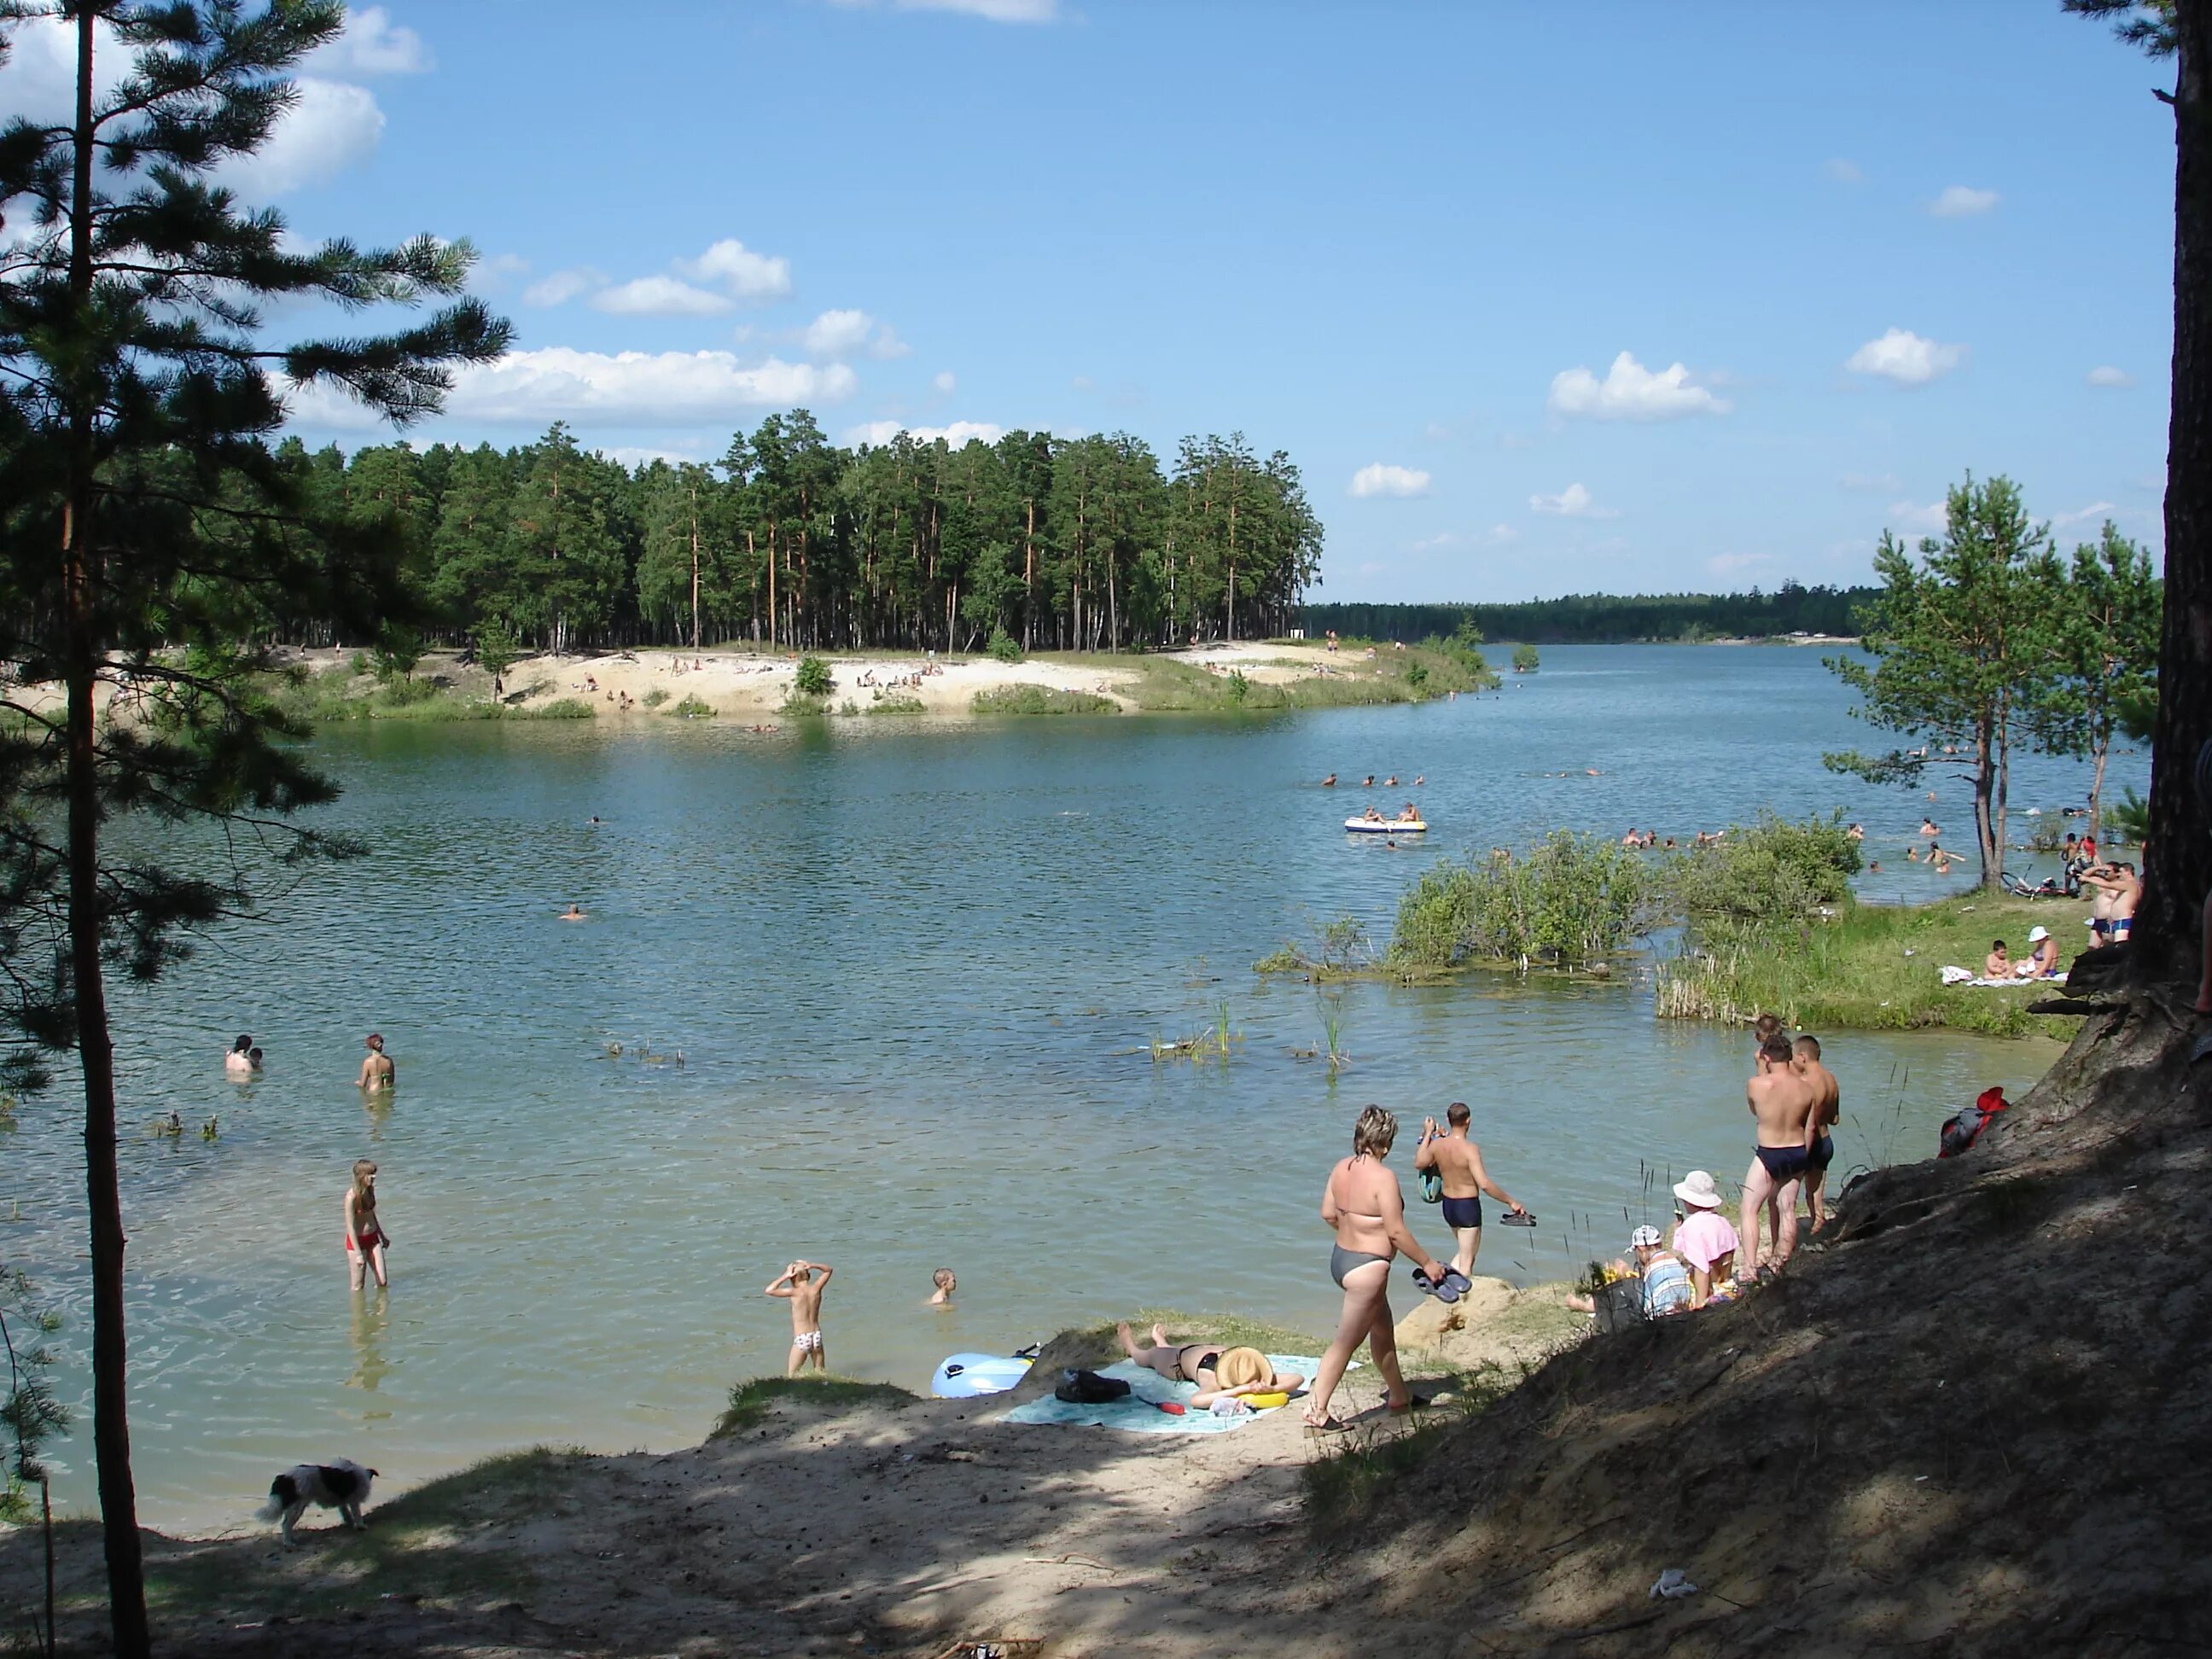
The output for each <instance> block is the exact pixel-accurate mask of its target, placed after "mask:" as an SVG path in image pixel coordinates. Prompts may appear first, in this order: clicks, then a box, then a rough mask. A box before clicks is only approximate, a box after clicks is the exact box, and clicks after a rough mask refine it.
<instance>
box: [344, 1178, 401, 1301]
mask: <svg viewBox="0 0 2212 1659" xmlns="http://www.w3.org/2000/svg"><path fill="white" fill-rule="evenodd" d="M390 1243H392V1239H391V1237H390V1236H389V1235H388V1234H386V1232H385V1231H384V1228H383V1226H382V1225H381V1224H380V1222H379V1220H378V1218H377V1214H376V1164H375V1163H374V1161H373V1160H371V1159H369V1158H356V1159H355V1160H354V1166H353V1185H352V1186H350V1187H349V1188H346V1195H345V1250H346V1272H347V1273H348V1275H349V1278H350V1279H351V1280H352V1284H353V1288H354V1289H356V1291H357V1290H360V1289H361V1288H362V1285H364V1283H365V1282H366V1280H367V1279H368V1275H369V1274H370V1273H374V1274H375V1275H376V1288H377V1289H378V1290H383V1289H384V1288H385V1287H386V1285H387V1284H388V1283H389V1281H388V1280H387V1279H386V1278H385V1276H384V1251H385V1247H386V1245H388V1244H390Z"/></svg>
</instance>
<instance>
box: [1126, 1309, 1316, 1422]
mask: <svg viewBox="0 0 2212 1659" xmlns="http://www.w3.org/2000/svg"><path fill="white" fill-rule="evenodd" d="M1114 1334H1115V1335H1116V1336H1118V1337H1120V1338H1121V1352H1123V1353H1126V1354H1127V1355H1128V1356H1129V1358H1132V1359H1133V1360H1135V1361H1136V1362H1137V1363H1138V1364H1139V1365H1143V1366H1145V1367H1146V1368H1147V1369H1149V1370H1155V1371H1158V1373H1159V1374H1160V1375H1161V1376H1164V1377H1165V1378H1167V1380H1168V1381H1169V1382H1170V1383H1197V1384H1198V1392H1197V1393H1196V1394H1194V1395H1191V1397H1190V1399H1189V1400H1188V1401H1186V1402H1185V1403H1186V1404H1188V1405H1192V1406H1197V1407H1201V1408H1202V1407H1207V1406H1211V1405H1212V1403H1213V1402H1214V1401H1217V1400H1219V1399H1223V1398H1229V1399H1237V1398H1238V1397H1240V1396H1242V1395H1248V1394H1288V1393H1290V1392H1291V1390H1292V1389H1298V1388H1303V1387H1304V1384H1305V1378H1304V1377H1303V1376H1299V1375H1298V1374H1297V1372H1296V1371H1279V1370H1276V1369H1275V1368H1274V1366H1273V1365H1272V1364H1269V1363H1268V1359H1267V1355H1265V1354H1263V1353H1261V1352H1260V1351H1259V1350H1258V1349H1257V1348H1236V1347H1231V1346H1230V1345H1229V1344H1228V1343H1226V1342H1186V1343H1184V1344H1183V1345H1182V1346H1181V1347H1177V1346H1175V1345H1174V1344H1173V1343H1171V1342H1170V1341H1169V1340H1168V1334H1167V1332H1166V1330H1165V1329H1164V1328H1162V1327H1161V1326H1158V1325H1155V1326H1153V1327H1152V1346H1151V1347H1149V1348H1140V1347H1139V1346H1137V1341H1136V1339H1135V1338H1134V1337H1133V1336H1132V1335H1130V1334H1129V1327H1128V1325H1127V1323H1126V1322H1124V1323H1122V1324H1121V1325H1118V1326H1116V1327H1115V1331H1114Z"/></svg>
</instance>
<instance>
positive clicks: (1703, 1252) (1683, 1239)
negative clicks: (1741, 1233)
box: [1674, 1210, 1739, 1273]
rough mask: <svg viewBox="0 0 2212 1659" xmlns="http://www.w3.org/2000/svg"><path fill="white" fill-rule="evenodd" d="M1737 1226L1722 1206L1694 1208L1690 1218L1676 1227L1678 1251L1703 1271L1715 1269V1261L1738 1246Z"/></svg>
mask: <svg viewBox="0 0 2212 1659" xmlns="http://www.w3.org/2000/svg"><path fill="white" fill-rule="evenodd" d="M1738 1243H1739V1241H1738V1240H1737V1238H1736V1236H1735V1228H1733V1227H1731V1226H1729V1224H1728V1220H1727V1218H1725V1217H1724V1216H1723V1215H1722V1214H1721V1212H1719V1211H1718V1210H1692V1211H1691V1212H1690V1218H1689V1219H1688V1220H1686V1221H1685V1222H1684V1223H1683V1224H1682V1225H1680V1226H1679V1227H1677V1228H1675V1229H1674V1251H1675V1254H1676V1255H1680V1257H1681V1258H1682V1260H1683V1261H1686V1262H1688V1263H1689V1264H1690V1265H1691V1266H1692V1267H1695V1268H1696V1269H1697V1270H1698V1271H1699V1272H1700V1273H1711V1271H1712V1270H1713V1263H1714V1262H1716V1261H1719V1260H1720V1259H1721V1258H1722V1257H1723V1256H1724V1255H1729V1253H1730V1252H1731V1251H1733V1250H1735V1248H1736V1246H1737V1244H1738Z"/></svg>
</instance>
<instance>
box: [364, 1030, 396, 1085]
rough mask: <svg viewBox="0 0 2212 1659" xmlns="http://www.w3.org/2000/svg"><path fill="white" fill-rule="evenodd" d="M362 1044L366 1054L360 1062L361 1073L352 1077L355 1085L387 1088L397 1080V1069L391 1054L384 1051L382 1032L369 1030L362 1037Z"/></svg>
mask: <svg viewBox="0 0 2212 1659" xmlns="http://www.w3.org/2000/svg"><path fill="white" fill-rule="evenodd" d="M362 1047H364V1048H367V1049H368V1057H367V1058H366V1059H364V1060H362V1062H361V1075H360V1076H359V1077H358V1078H356V1079H354V1081H355V1083H356V1085H358V1086H359V1087H361V1088H363V1089H389V1088H390V1087H391V1086H392V1085H393V1083H395V1082H396V1081H398V1068H397V1067H395V1066H393V1065H392V1056H391V1055H389V1054H386V1053H385V1052H384V1037H383V1036H382V1034H381V1033H380V1032H376V1031H371V1032H370V1033H369V1034H368V1036H366V1037H365V1038H363V1039H362Z"/></svg>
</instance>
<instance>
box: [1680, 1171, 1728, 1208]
mask: <svg viewBox="0 0 2212 1659" xmlns="http://www.w3.org/2000/svg"><path fill="white" fill-rule="evenodd" d="M1674 1196H1675V1197H1677V1198H1679V1199H1680V1200H1682V1202H1683V1203H1685V1204H1686V1205H1688V1206H1690V1208H1692V1209H1693V1210H1717V1209H1719V1208H1720V1207H1721V1205H1722V1204H1723V1202H1724V1200H1723V1199H1722V1197H1721V1189H1720V1188H1719V1187H1718V1186H1717V1185H1715V1184H1714V1182H1713V1177H1712V1174H1711V1171H1710V1170H1691V1171H1690V1173H1689V1174H1688V1175H1686V1176H1683V1178H1682V1179H1681V1180H1680V1181H1678V1182H1675V1183H1674Z"/></svg>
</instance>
